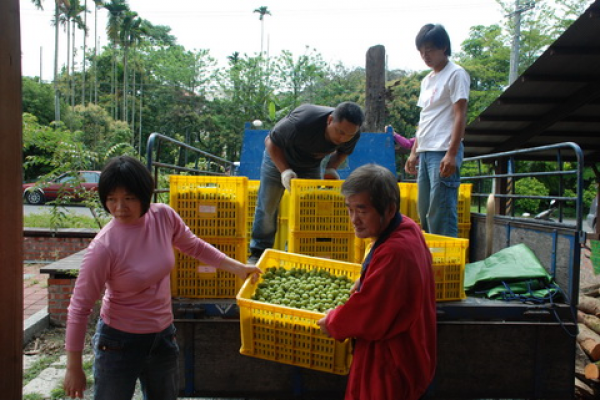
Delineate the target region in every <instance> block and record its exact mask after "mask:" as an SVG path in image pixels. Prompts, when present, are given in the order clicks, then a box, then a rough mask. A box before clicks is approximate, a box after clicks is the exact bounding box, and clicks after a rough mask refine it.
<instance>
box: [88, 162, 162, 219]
mask: <svg viewBox="0 0 600 400" xmlns="http://www.w3.org/2000/svg"><path fill="white" fill-rule="evenodd" d="M117 188H123V189H125V190H127V191H128V192H130V193H131V194H133V195H134V196H135V197H137V198H138V200H140V202H141V203H142V215H144V214H145V213H146V212H147V211H148V209H149V208H150V202H151V200H152V194H153V193H154V179H152V174H150V171H148V168H146V166H145V165H144V164H142V163H141V162H140V161H138V160H137V159H135V158H133V157H130V156H118V157H115V158H112V159H110V160H109V161H108V163H107V164H106V165H105V166H104V168H103V169H102V172H101V173H100V180H99V181H98V195H99V196H100V203H102V207H104V209H105V210H106V211H107V212H109V210H108V208H107V207H106V198H107V197H108V195H109V194H110V193H111V192H113V191H114V190H115V189H117Z"/></svg>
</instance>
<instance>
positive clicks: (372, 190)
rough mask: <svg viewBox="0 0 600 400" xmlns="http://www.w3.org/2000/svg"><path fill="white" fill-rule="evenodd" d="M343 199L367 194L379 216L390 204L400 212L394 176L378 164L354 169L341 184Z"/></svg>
mask: <svg viewBox="0 0 600 400" xmlns="http://www.w3.org/2000/svg"><path fill="white" fill-rule="evenodd" d="M341 191H342V195H343V196H344V197H348V196H352V195H355V194H359V193H364V192H367V193H369V197H370V198H371V205H373V207H374V208H375V210H377V212H378V213H379V215H382V216H383V215H384V214H385V212H386V210H387V209H388V207H389V205H390V204H393V205H394V208H395V210H396V212H397V211H399V210H400V188H399V187H398V181H397V179H396V176H395V175H394V174H393V173H392V171H390V170H389V169H387V168H384V167H382V166H381V165H378V164H365V165H363V166H360V167H358V168H356V169H355V170H354V171H352V172H351V173H350V175H348V177H347V178H346V180H345V181H344V183H342V190H341Z"/></svg>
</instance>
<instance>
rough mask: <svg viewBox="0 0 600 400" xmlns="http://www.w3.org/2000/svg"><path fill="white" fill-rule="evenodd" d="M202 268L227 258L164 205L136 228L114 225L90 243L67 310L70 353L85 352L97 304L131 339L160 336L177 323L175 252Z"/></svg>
mask: <svg viewBox="0 0 600 400" xmlns="http://www.w3.org/2000/svg"><path fill="white" fill-rule="evenodd" d="M174 247H175V248H177V249H178V250H180V251H181V252H183V253H185V254H187V255H190V256H192V257H194V258H196V259H198V260H200V261H201V262H203V263H205V264H207V265H211V266H215V267H216V266H218V265H220V263H221V261H222V260H223V258H225V257H226V256H225V254H223V253H222V252H220V251H219V250H217V249H216V248H214V247H213V246H211V245H210V244H208V243H206V242H205V241H203V240H202V239H199V238H198V237H196V236H195V235H194V234H193V233H192V232H191V231H190V229H189V228H188V227H187V226H186V225H185V223H184V222H183V220H182V219H181V217H180V216H179V215H178V214H177V213H176V212H175V211H174V210H173V209H172V208H171V207H169V206H167V205H165V204H152V205H151V206H150V209H149V210H148V212H147V213H146V214H144V215H143V217H142V218H140V220H139V221H138V222H137V223H135V224H123V223H120V222H119V221H118V220H116V219H113V220H111V221H110V222H109V223H108V224H107V225H106V226H105V227H104V228H103V229H102V230H101V231H100V232H99V233H98V234H97V235H96V237H95V238H94V240H93V241H92V242H91V243H90V245H89V247H88V248H87V251H86V253H85V256H84V258H83V262H82V264H81V269H80V271H79V276H78V278H77V281H76V283H75V289H74V291H73V296H72V297H71V302H70V305H69V313H68V319H67V337H66V346H65V348H66V349H67V350H68V351H81V350H82V349H83V346H84V339H85V331H86V325H87V322H88V318H89V315H90V313H91V311H92V307H93V306H94V303H95V302H96V301H97V300H98V299H99V298H100V296H101V294H102V291H103V290H104V289H105V292H104V297H103V299H102V307H101V309H100V316H101V317H102V319H103V320H104V322H105V323H106V324H108V325H110V326H111V327H113V328H116V329H119V330H121V331H125V332H129V333H153V332H160V331H162V330H164V329H165V328H167V327H168V326H169V324H171V323H172V322H173V313H172V310H171V287H170V286H171V285H170V273H171V270H172V269H173V267H174V265H175V256H174V253H173V248H174Z"/></svg>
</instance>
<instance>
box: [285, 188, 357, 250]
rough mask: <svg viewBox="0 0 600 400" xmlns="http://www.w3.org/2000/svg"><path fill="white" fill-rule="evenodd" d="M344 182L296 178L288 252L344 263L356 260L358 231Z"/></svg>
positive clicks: (292, 196)
mask: <svg viewBox="0 0 600 400" xmlns="http://www.w3.org/2000/svg"><path fill="white" fill-rule="evenodd" d="M342 183H343V181H341V180H321V179H294V180H292V191H291V194H290V214H289V234H288V235H289V236H288V250H289V251H290V252H291V253H298V254H306V255H309V256H313V257H321V258H329V259H334V260H340V261H351V262H353V261H354V260H355V251H356V249H355V236H354V228H353V227H352V223H351V222H350V217H349V216H348V211H347V210H346V204H345V200H344V196H342V194H341V187H342Z"/></svg>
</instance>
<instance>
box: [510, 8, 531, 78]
mask: <svg viewBox="0 0 600 400" xmlns="http://www.w3.org/2000/svg"><path fill="white" fill-rule="evenodd" d="M533 7H535V0H524V4H522V5H521V4H520V0H515V11H514V12H513V13H511V14H509V15H508V16H509V17H511V16H512V17H514V19H515V22H514V24H515V27H514V30H513V40H512V47H511V50H510V71H509V75H508V84H509V86H510V85H512V84H513V82H514V81H515V80H516V79H517V76H519V45H520V42H521V14H522V13H524V12H525V11H529V10H531V9H532V8H533Z"/></svg>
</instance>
